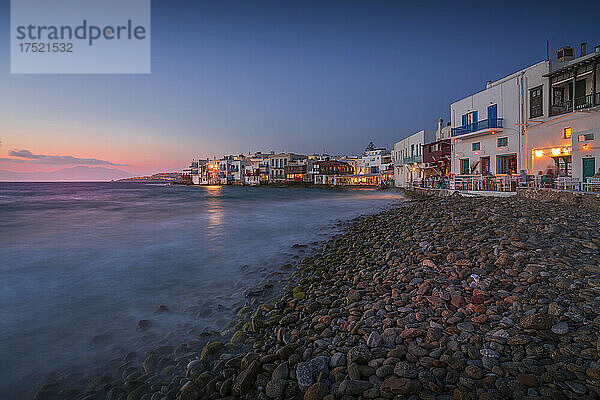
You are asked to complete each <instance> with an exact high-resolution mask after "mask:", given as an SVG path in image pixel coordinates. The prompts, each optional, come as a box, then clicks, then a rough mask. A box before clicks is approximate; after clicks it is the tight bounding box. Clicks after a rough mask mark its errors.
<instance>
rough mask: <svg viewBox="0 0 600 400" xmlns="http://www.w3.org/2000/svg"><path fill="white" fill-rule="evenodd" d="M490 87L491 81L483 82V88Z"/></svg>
mask: <svg viewBox="0 0 600 400" xmlns="http://www.w3.org/2000/svg"><path fill="white" fill-rule="evenodd" d="M490 86H492V81H486V82H485V88H486V89H487V88H489V87H490Z"/></svg>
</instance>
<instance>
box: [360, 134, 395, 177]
mask: <svg viewBox="0 0 600 400" xmlns="http://www.w3.org/2000/svg"><path fill="white" fill-rule="evenodd" d="M392 168H393V163H392V155H391V153H390V152H389V151H387V149H385V148H375V146H374V145H373V143H372V142H371V143H369V146H367V148H366V149H365V151H364V153H363V155H362V156H361V157H360V158H359V159H358V160H357V174H359V175H377V174H380V173H384V172H386V171H388V170H391V169H392Z"/></svg>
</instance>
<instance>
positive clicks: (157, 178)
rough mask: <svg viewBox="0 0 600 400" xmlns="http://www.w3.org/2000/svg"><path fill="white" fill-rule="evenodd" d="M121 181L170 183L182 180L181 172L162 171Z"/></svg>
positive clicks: (120, 180)
mask: <svg viewBox="0 0 600 400" xmlns="http://www.w3.org/2000/svg"><path fill="white" fill-rule="evenodd" d="M118 181H119V182H138V183H170V182H181V173H180V172H160V173H158V174H154V175H150V176H136V177H132V178H123V179H119V180H118Z"/></svg>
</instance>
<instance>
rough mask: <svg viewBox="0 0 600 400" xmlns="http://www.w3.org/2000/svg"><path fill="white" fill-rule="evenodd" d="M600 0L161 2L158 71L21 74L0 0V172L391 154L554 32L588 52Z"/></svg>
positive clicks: (156, 13) (536, 55) (541, 47)
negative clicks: (374, 151)
mask: <svg viewBox="0 0 600 400" xmlns="http://www.w3.org/2000/svg"><path fill="white" fill-rule="evenodd" d="M488 4H495V6H494V7H492V6H489V5H488ZM525 4H526V5H527V7H525V6H524V5H525ZM599 4H600V3H598V2H587V1H586V2H581V4H579V5H578V4H577V2H557V3H556V4H553V3H552V2H549V1H544V2H539V3H538V4H534V3H533V2H522V1H520V2H514V3H511V2H496V3H487V2H467V3H463V2H446V1H443V2H439V3H438V2H432V1H420V2H400V1H398V2H391V1H364V2H360V1H349V2H344V1H296V2H292V1H285V2H282V1H271V2H263V1H261V2H258V1H235V2H234V1H210V2H209V1H196V2H191V1H186V0H152V32H151V37H152V73H151V74H149V75H16V74H13V75H11V74H10V59H9V29H8V27H9V21H10V16H9V11H10V2H9V1H8V0H1V1H0V27H1V28H2V29H0V54H1V56H0V142H1V143H0V170H11V171H49V170H54V169H58V168H64V167H70V166H76V165H90V166H104V167H108V168H118V169H122V170H125V171H128V172H131V173H132V174H147V173H152V172H161V171H177V170H181V169H182V168H184V167H186V166H187V164H188V163H189V161H190V160H191V159H192V158H197V157H199V156H203V157H205V156H213V155H214V156H220V155H222V154H224V153H226V154H233V153H247V152H248V151H270V150H275V151H293V152H297V153H314V152H323V151H325V152H327V153H331V154H339V153H350V154H351V153H353V154H358V153H360V152H361V151H362V150H363V149H364V147H365V146H366V145H367V144H368V142H369V141H373V142H375V144H376V145H378V146H387V147H388V148H389V147H390V146H392V145H393V143H394V142H396V141H398V140H400V139H402V138H403V137H405V136H408V135H409V134H411V133H413V132H415V131H418V130H421V129H432V128H433V127H434V126H435V123H436V120H437V119H438V118H439V117H443V118H444V119H445V120H447V119H448V114H449V106H450V103H451V102H453V101H455V100H457V99H460V98H462V97H464V96H466V95H468V94H470V93H473V92H475V91H477V90H480V89H483V87H484V84H485V82H486V80H488V79H489V80H495V79H498V78H501V77H503V76H505V75H508V74H510V73H512V72H515V71H517V70H519V69H521V68H523V67H526V66H528V65H531V64H534V63H536V62H538V61H541V60H543V59H545V57H546V40H549V41H550V49H551V57H552V56H553V53H554V52H555V50H556V49H557V48H559V47H562V46H565V45H570V46H572V47H574V48H575V51H576V54H579V43H580V42H587V43H588V51H593V48H594V46H596V45H600V24H598V15H600V5H599ZM107 62H110V60H107Z"/></svg>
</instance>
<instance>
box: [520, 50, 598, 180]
mask: <svg viewBox="0 0 600 400" xmlns="http://www.w3.org/2000/svg"><path fill="white" fill-rule="evenodd" d="M594 50H595V51H594V52H591V53H589V54H586V49H585V43H582V45H581V54H580V56H579V57H577V58H574V51H573V49H572V48H570V47H565V48H562V49H560V50H559V51H558V52H557V60H556V61H552V63H551V68H550V71H549V72H548V73H546V74H544V78H545V79H544V80H543V81H542V82H540V84H539V85H537V86H536V87H533V88H530V89H529V91H528V92H529V103H528V107H527V112H528V114H529V118H530V120H529V122H528V124H527V150H526V152H525V154H526V155H527V157H526V162H527V170H528V171H529V173H530V174H533V175H537V174H539V173H540V172H541V173H542V174H543V173H546V172H548V171H549V170H553V173H554V175H558V176H561V177H571V178H573V179H575V180H576V181H578V182H582V183H583V182H585V181H586V179H587V178H589V177H592V176H593V175H594V174H595V173H596V171H598V168H600V146H599V145H598V141H600V83H599V82H598V81H599V80H600V46H596V48H595V49H594Z"/></svg>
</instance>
